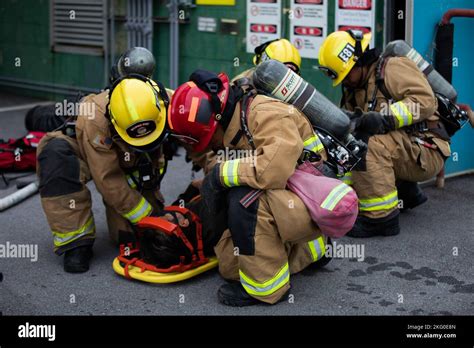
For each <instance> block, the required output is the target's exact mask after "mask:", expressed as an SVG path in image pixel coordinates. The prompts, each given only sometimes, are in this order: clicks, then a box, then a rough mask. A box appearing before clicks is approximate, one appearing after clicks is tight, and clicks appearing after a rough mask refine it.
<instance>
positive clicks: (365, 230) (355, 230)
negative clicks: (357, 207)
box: [347, 210, 400, 238]
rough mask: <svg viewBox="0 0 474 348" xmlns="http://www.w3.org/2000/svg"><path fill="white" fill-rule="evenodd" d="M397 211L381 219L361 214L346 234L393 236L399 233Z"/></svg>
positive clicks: (362, 236) (363, 236)
mask: <svg viewBox="0 0 474 348" xmlns="http://www.w3.org/2000/svg"><path fill="white" fill-rule="evenodd" d="M398 218H399V211H398V210H395V211H394V212H392V213H391V214H390V215H388V216H386V217H384V218H381V219H371V218H368V217H366V216H363V215H359V216H358V217H357V220H356V223H355V224H354V227H352V230H350V231H349V233H348V234H347V236H349V237H354V238H370V237H376V236H384V237H388V236H395V235H397V234H399V233H400V224H399V219H398Z"/></svg>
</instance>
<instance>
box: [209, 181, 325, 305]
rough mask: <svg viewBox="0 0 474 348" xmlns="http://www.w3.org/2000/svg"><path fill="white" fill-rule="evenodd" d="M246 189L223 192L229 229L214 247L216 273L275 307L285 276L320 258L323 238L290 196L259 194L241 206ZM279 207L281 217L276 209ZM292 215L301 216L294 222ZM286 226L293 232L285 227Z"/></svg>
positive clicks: (284, 193)
mask: <svg viewBox="0 0 474 348" xmlns="http://www.w3.org/2000/svg"><path fill="white" fill-rule="evenodd" d="M251 191H252V189H250V188H248V187H236V188H232V189H230V190H229V194H228V197H227V200H228V222H229V229H228V230H226V231H225V232H224V234H223V235H222V237H221V239H220V240H219V242H218V243H217V245H216V247H215V252H216V255H217V258H218V259H219V272H220V274H221V275H222V276H223V277H224V278H225V279H230V280H237V281H240V282H241V284H242V286H243V287H244V289H245V290H246V291H247V293H248V294H250V295H251V296H252V297H255V298H257V299H258V300H260V301H263V302H267V303H276V302H277V301H278V300H279V299H280V298H281V297H282V296H283V295H284V294H285V293H286V292H287V291H288V289H289V288H290V274H294V273H298V272H300V271H302V270H303V269H304V268H306V267H307V266H308V265H310V264H311V263H313V262H315V261H317V260H319V259H320V258H322V257H323V256H324V254H325V252H326V238H325V237H323V236H322V235H321V233H320V231H319V230H318V228H317V226H316V225H315V224H314V223H313V222H312V221H311V218H310V216H309V213H308V211H307V209H306V207H305V206H304V204H303V202H302V201H301V200H300V199H299V198H298V196H296V195H295V194H294V193H292V192H290V191H287V190H269V191H265V192H264V193H263V194H262V195H261V196H260V197H259V198H258V200H256V201H255V202H253V203H252V204H251V205H250V206H249V207H247V208H245V207H244V206H243V205H242V204H241V203H240V201H241V200H242V198H244V197H246V196H247V195H248V194H249V192H251ZM270 191H271V192H270ZM275 200H278V201H279V203H281V205H280V207H278V206H277V205H276V204H275V203H274V202H275ZM289 203H290V204H289ZM285 206H286V210H287V211H286V214H285V213H284V211H282V207H285ZM274 214H279V216H278V217H277V218H275V217H274ZM283 214H284V216H283ZM298 216H300V217H301V218H299V219H298V220H296V219H297V217H298ZM281 221H286V222H285V223H288V226H283V225H282V223H281ZM291 225H293V228H288V227H290V226H291Z"/></svg>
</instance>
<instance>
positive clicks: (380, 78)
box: [368, 56, 392, 111]
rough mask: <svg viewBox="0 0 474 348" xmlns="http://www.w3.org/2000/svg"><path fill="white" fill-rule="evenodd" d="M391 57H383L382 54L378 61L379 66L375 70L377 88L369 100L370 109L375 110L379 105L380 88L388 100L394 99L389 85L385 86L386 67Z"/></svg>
mask: <svg viewBox="0 0 474 348" xmlns="http://www.w3.org/2000/svg"><path fill="white" fill-rule="evenodd" d="M389 59H390V57H386V58H384V57H382V56H380V58H379V60H378V62H377V67H376V70H375V88H374V92H373V93H372V98H371V99H370V101H369V105H368V111H374V110H375V108H376V107H377V92H378V91H379V90H380V92H382V94H383V95H384V97H385V98H387V99H388V100H391V99H392V96H391V95H390V93H389V92H388V90H387V87H386V86H385V81H384V80H385V67H386V66H387V63H388V61H389Z"/></svg>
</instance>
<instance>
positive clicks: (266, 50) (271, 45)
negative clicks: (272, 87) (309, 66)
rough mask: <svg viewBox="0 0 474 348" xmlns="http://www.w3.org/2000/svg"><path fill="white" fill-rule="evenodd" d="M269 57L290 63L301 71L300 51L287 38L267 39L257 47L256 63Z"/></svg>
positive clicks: (254, 61)
mask: <svg viewBox="0 0 474 348" xmlns="http://www.w3.org/2000/svg"><path fill="white" fill-rule="evenodd" d="M268 59H274V60H278V61H279V62H282V63H283V64H290V65H292V66H293V68H294V70H295V71H296V72H297V73H299V71H300V67H301V56H300V52H299V51H298V49H297V48H296V47H295V46H294V45H292V44H291V42H290V41H288V40H287V39H277V40H273V41H267V42H265V43H263V44H261V45H260V46H258V47H256V48H255V56H254V57H253V63H254V64H255V65H258V64H260V63H261V62H264V61H266V60H268Z"/></svg>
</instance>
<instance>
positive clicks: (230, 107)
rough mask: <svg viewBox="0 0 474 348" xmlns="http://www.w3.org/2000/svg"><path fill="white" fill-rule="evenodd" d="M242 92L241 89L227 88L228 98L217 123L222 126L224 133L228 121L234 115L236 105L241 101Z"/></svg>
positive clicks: (233, 86)
mask: <svg viewBox="0 0 474 348" xmlns="http://www.w3.org/2000/svg"><path fill="white" fill-rule="evenodd" d="M243 95H244V92H243V91H242V89H241V88H239V87H237V86H235V85H232V86H231V87H230V88H229V98H228V99H227V104H226V106H225V109H224V111H223V112H222V118H221V120H220V121H219V124H220V125H221V126H222V128H223V129H224V131H226V130H227V127H229V123H230V120H231V119H232V115H233V114H234V111H235V107H236V105H237V103H238V102H239V101H240V99H242V96H243Z"/></svg>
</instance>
